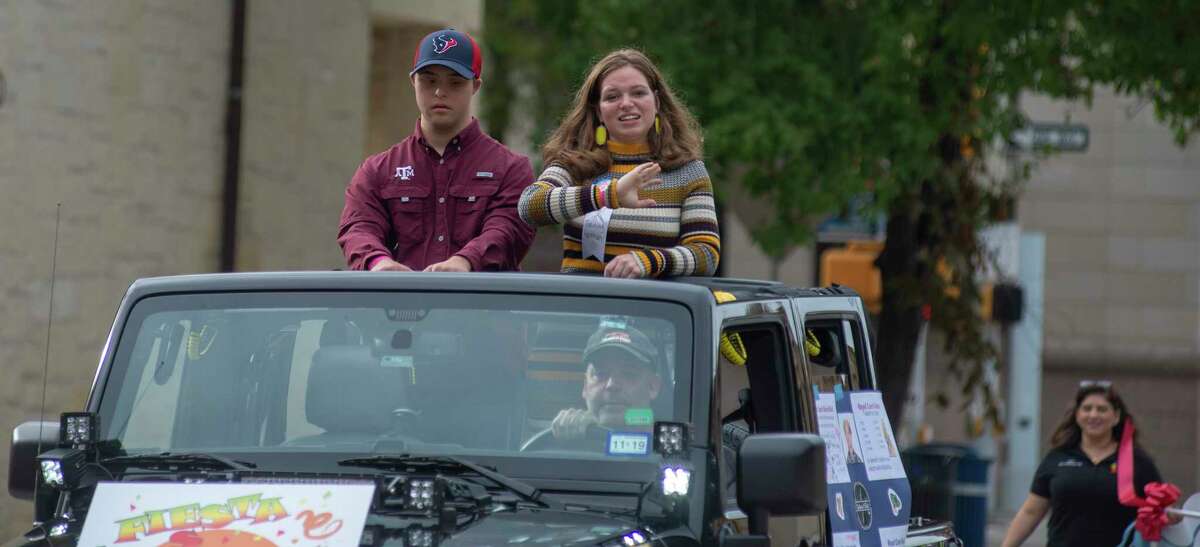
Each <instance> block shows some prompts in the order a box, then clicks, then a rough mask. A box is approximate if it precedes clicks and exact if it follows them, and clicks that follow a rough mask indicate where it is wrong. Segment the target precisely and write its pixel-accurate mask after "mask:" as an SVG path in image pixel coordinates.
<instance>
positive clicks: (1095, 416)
mask: <svg viewBox="0 0 1200 547" xmlns="http://www.w3.org/2000/svg"><path fill="white" fill-rule="evenodd" d="M1126 419H1129V420H1130V422H1129V423H1132V420H1133V416H1132V415H1131V414H1130V413H1129V410H1128V408H1127V407H1126V406H1125V402H1124V401H1122V400H1121V397H1120V395H1118V394H1117V392H1116V391H1115V390H1113V388H1112V385H1111V383H1109V382H1107V381H1105V382H1092V381H1085V382H1080V384H1079V391H1078V392H1076V394H1075V404H1074V406H1073V407H1072V408H1071V410H1070V411H1068V412H1067V414H1066V416H1064V417H1063V420H1062V422H1061V423H1060V424H1059V425H1058V428H1057V429H1055V431H1054V435H1053V436H1052V437H1051V438H1050V444H1051V446H1052V447H1053V448H1051V450H1050V453H1049V454H1047V455H1046V457H1045V459H1043V460H1042V463H1041V465H1039V466H1038V469H1037V472H1035V473H1034V476H1033V485H1032V486H1031V487H1030V489H1029V490H1030V492H1029V497H1028V498H1026V499H1025V503H1024V504H1022V505H1021V509H1020V510H1019V511H1018V512H1017V515H1016V517H1015V518H1013V521H1012V524H1010V525H1009V527H1008V533H1007V534H1006V535H1005V537H1004V543H1003V547H1017V546H1019V545H1021V544H1022V543H1023V542H1024V541H1025V539H1026V538H1028V537H1029V534H1030V533H1032V532H1033V530H1034V528H1036V527H1037V525H1038V523H1040V522H1041V521H1042V518H1044V517H1045V516H1046V513H1047V512H1049V513H1050V526H1049V533H1048V535H1049V537H1048V541H1047V542H1046V545H1047V546H1048V547H1092V546H1101V547H1104V546H1109V545H1117V544H1119V543H1120V542H1121V536H1122V534H1123V533H1124V531H1125V528H1126V527H1128V526H1129V523H1131V522H1133V519H1134V517H1136V516H1137V509H1136V508H1134V507H1129V506H1126V505H1122V504H1121V502H1120V500H1119V499H1118V494H1117V447H1118V444H1119V441H1120V439H1121V433H1122V432H1123V430H1124V424H1125V420H1126ZM1135 435H1136V430H1135ZM1133 477H1134V482H1135V486H1136V490H1137V494H1138V495H1139V496H1144V495H1145V487H1146V484H1147V483H1150V482H1159V481H1161V480H1162V478H1161V477H1160V476H1159V473H1158V468H1156V467H1155V466H1154V461H1153V460H1152V459H1151V458H1150V456H1149V454H1147V453H1146V452H1145V451H1143V450H1142V448H1141V447H1140V446H1138V445H1136V443H1135V445H1134V450H1133Z"/></svg>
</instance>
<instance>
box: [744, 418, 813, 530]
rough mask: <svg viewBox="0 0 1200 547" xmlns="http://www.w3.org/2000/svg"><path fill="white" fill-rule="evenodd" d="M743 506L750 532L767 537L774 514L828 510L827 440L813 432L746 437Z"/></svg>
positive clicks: (804, 513) (796, 513)
mask: <svg viewBox="0 0 1200 547" xmlns="http://www.w3.org/2000/svg"><path fill="white" fill-rule="evenodd" d="M737 481H738V483H737V500H738V506H740V507H741V508H742V510H743V511H745V512H746V514H747V515H748V516H749V517H750V534H751V535H758V536H766V535H767V518H768V517H770V516H771V515H814V514H818V513H820V512H821V511H824V510H825V506H826V497H825V496H826V493H825V441H824V439H822V438H821V437H820V435H813V434H810V433H765V434H756V435H750V436H749V437H746V440H745V441H744V442H743V443H742V447H741V449H740V450H739V451H738V460H737Z"/></svg>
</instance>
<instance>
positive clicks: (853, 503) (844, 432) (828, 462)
mask: <svg viewBox="0 0 1200 547" xmlns="http://www.w3.org/2000/svg"><path fill="white" fill-rule="evenodd" d="M813 396H814V399H815V401H816V411H817V412H816V414H817V430H818V431H819V432H820V434H821V437H822V438H824V439H825V480H826V485H827V486H826V489H827V491H826V494H827V496H828V501H829V524H830V528H831V532H832V534H831V535H832V539H833V545H834V547H859V546H862V547H903V546H904V541H905V535H906V534H907V531H908V517H909V513H910V508H909V504H910V503H911V501H912V489H911V488H910V487H909V484H908V478H907V476H906V475H905V473H904V464H903V463H902V462H901V460H900V452H899V449H898V447H897V446H896V437H895V435H894V434H893V433H892V426H891V422H889V421H888V417H887V412H886V411H885V410H884V408H883V397H882V396H881V395H880V393H879V392H878V391H854V392H845V391H842V386H841V385H835V386H834V391H833V393H821V392H820V391H819V390H818V388H817V386H815V385H814V386H813Z"/></svg>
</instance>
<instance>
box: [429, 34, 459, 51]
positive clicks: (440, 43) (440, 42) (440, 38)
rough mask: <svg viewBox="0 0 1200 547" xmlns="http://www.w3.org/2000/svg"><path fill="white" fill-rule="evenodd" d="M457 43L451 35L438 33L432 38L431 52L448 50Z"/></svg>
mask: <svg viewBox="0 0 1200 547" xmlns="http://www.w3.org/2000/svg"><path fill="white" fill-rule="evenodd" d="M457 45H458V40H455V39H454V37H453V36H446V35H445V34H439V35H437V36H435V37H434V38H433V52H434V53H437V54H438V55H441V54H443V53H445V52H447V51H449V49H450V48H452V47H454V46H457Z"/></svg>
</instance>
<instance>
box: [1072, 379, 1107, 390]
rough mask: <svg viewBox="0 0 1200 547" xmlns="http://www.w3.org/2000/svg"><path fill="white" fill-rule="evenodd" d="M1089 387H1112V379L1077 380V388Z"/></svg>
mask: <svg viewBox="0 0 1200 547" xmlns="http://www.w3.org/2000/svg"><path fill="white" fill-rule="evenodd" d="M1089 387H1099V388H1104V389H1109V388H1111V387H1112V381H1110V380H1080V381H1079V389H1087V388H1089Z"/></svg>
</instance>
